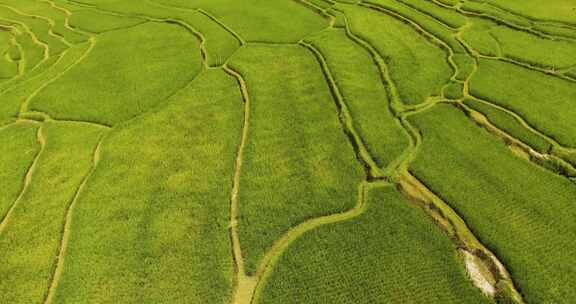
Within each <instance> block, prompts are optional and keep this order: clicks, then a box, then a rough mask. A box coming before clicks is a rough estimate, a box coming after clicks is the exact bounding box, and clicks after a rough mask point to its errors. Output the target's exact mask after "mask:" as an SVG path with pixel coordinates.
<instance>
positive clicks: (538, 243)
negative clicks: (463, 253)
mask: <svg viewBox="0 0 576 304" xmlns="http://www.w3.org/2000/svg"><path fill="white" fill-rule="evenodd" d="M411 121H413V122H414V123H415V125H416V126H417V127H418V128H419V129H420V130H422V137H423V143H422V149H421V150H420V151H419V153H418V157H417V159H416V161H415V163H414V164H413V171H414V173H415V174H416V176H417V177H419V178H420V179H421V180H422V181H423V182H424V183H426V184H427V185H428V186H429V187H430V188H431V190H433V191H434V192H435V193H437V194H439V195H440V196H441V197H442V198H443V199H444V200H446V202H448V203H449V204H450V205H451V206H453V208H454V209H455V210H456V211H457V212H458V214H460V215H461V216H462V218H463V219H464V220H465V221H466V223H468V225H469V226H470V227H471V228H472V229H473V231H475V232H476V233H477V236H478V238H479V239H480V240H481V241H483V242H484V244H485V245H487V246H488V247H489V248H491V249H492V250H494V252H495V254H496V255H497V256H498V257H500V259H501V260H502V262H503V263H504V264H505V265H507V266H508V270H509V271H510V273H511V275H512V277H513V278H514V280H515V282H516V283H517V284H518V287H519V288H520V291H521V292H522V294H523V295H524V296H525V298H526V301H527V302H528V303H545V302H552V303H565V302H564V301H565V300H566V299H571V298H574V296H575V294H574V291H573V289H571V288H570V287H569V286H570V285H571V283H570V280H568V279H567V278H569V277H571V276H572V274H573V273H574V272H575V271H576V269H575V267H574V264H573V263H572V256H573V255H574V254H576V246H575V245H574V244H573V242H572V241H571V240H572V239H573V237H574V236H573V232H574V231H576V222H574V221H573V220H571V219H573V218H574V217H575V216H576V213H575V211H574V209H573V208H572V207H571V206H572V205H573V204H574V197H576V187H575V186H574V184H573V183H571V182H570V181H569V180H568V179H566V178H563V177H560V176H558V175H556V174H554V173H552V172H550V171H546V170H544V169H542V168H539V167H537V166H536V165H534V164H532V163H530V162H529V161H527V160H524V159H521V158H519V157H516V156H515V155H514V154H512V153H510V151H509V150H508V148H507V147H506V146H505V145H504V143H503V142H501V141H499V140H498V139H496V138H494V137H493V136H492V135H490V134H488V132H486V131H484V130H482V129H479V128H477V127H475V126H474V124H473V123H472V122H470V121H469V120H468V119H467V118H466V117H465V116H463V115H462V112H461V111H460V110H458V109H457V108H455V107H453V106H450V105H442V106H438V107H437V108H435V109H432V110H430V111H429V112H425V113H422V114H420V115H417V116H415V117H413V118H411ZM446 166H450V170H449V172H450V174H445V173H446V169H445V168H446ZM559 210H562V211H561V212H558V211H559ZM550 248H558V250H557V251H550ZM560 248H561V249H560ZM560 278H566V279H560Z"/></svg>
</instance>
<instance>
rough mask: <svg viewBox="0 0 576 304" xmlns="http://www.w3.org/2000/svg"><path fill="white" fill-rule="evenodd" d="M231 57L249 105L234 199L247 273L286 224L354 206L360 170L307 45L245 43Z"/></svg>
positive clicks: (360, 176) (324, 82)
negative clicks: (244, 146) (240, 76)
mask: <svg viewBox="0 0 576 304" xmlns="http://www.w3.org/2000/svg"><path fill="white" fill-rule="evenodd" d="M230 64H231V66H232V67H233V68H235V69H236V70H238V71H239V73H241V74H242V75H243V76H244V77H245V79H246V83H247V87H248V93H249V94H250V97H251V105H252V107H251V109H250V127H249V129H248V139H247V142H246V148H245V153H244V155H245V156H244V164H243V167H242V175H241V180H240V194H239V199H238V202H239V206H240V208H239V209H240V219H239V236H240V241H241V244H242V250H243V253H244V256H245V259H246V268H247V271H248V272H249V273H252V272H254V271H255V269H256V266H257V264H258V262H259V260H260V258H261V257H262V256H263V255H264V253H265V252H266V251H267V250H268V249H269V248H270V247H271V246H272V245H273V243H274V241H275V240H277V239H278V238H280V237H281V236H282V234H283V233H285V232H286V231H287V230H288V229H289V228H290V227H293V226H295V225H298V224H300V223H302V222H303V221H305V220H307V219H309V218H311V217H317V216H322V215H326V214H331V213H336V212H341V211H344V210H347V209H349V208H351V207H352V206H354V203H355V201H356V200H355V196H356V185H357V184H358V183H359V182H360V180H361V178H362V171H361V167H360V166H359V165H358V162H357V161H356V159H355V155H354V151H353V149H352V146H351V144H350V143H349V142H348V139H347V137H346V136H345V134H344V132H343V130H342V126H340V123H339V119H338V113H337V110H336V106H335V101H334V100H333V98H332V96H331V95H330V90H329V88H328V84H327V82H326V80H325V79H324V77H323V75H322V71H321V68H320V64H319V63H318V62H317V61H316V59H315V58H314V55H313V54H312V53H311V52H309V51H308V50H306V49H305V48H304V47H301V46H283V45H280V46H270V45H258V46H250V47H246V48H243V49H241V50H240V51H239V52H238V53H236V55H235V56H234V57H233V58H232V61H231V62H230ZM262 71H265V73H262ZM279 214H282V216H278V215H279Z"/></svg>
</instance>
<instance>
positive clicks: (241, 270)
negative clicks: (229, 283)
mask: <svg viewBox="0 0 576 304" xmlns="http://www.w3.org/2000/svg"><path fill="white" fill-rule="evenodd" d="M223 69H224V71H225V72H226V73H228V74H229V75H230V76H232V77H233V78H235V79H236V81H237V82H238V86H239V89H240V93H241V94H242V100H243V103H244V107H243V121H242V132H241V135H240V143H239V144H238V148H237V151H236V159H235V162H234V176H233V180H232V190H231V191H230V224H229V227H228V233H229V237H230V243H231V245H232V246H231V247H232V258H233V262H234V270H235V274H236V275H235V278H234V287H233V295H232V297H233V303H234V304H249V303H250V298H251V297H250V298H246V297H247V296H251V294H252V293H253V290H254V287H255V286H256V284H255V283H256V282H255V281H254V279H253V278H252V277H250V276H248V275H247V273H246V268H245V266H244V257H243V256H242V246H241V244H240V236H239V233H238V225H239V223H238V217H239V214H240V210H239V209H240V206H239V203H238V195H239V192H240V182H241V172H242V163H243V156H244V149H245V146H246V143H247V141H248V134H249V127H250V111H251V107H250V106H251V102H250V94H249V92H248V86H247V84H246V80H245V79H244V77H243V76H242V74H240V73H239V72H238V71H236V70H235V69H233V68H230V67H229V66H228V65H224V66H223ZM246 292H248V294H246Z"/></svg>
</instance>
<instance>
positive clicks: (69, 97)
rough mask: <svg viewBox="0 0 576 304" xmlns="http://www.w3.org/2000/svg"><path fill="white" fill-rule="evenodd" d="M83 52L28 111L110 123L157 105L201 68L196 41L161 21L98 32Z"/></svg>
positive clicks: (123, 119) (126, 118) (36, 99)
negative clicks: (90, 45) (98, 34)
mask: <svg viewBox="0 0 576 304" xmlns="http://www.w3.org/2000/svg"><path fill="white" fill-rule="evenodd" d="M152 33H153V34H152ZM86 56H87V57H86V60H84V61H82V62H80V63H78V64H77V65H75V66H73V67H71V68H70V70H69V71H68V72H67V73H65V74H64V75H63V76H62V77H59V78H58V79H57V80H56V81H54V82H53V83H52V84H51V85H50V86H48V87H47V88H45V89H44V90H42V91H41V92H39V93H38V94H37V95H36V96H35V97H34V98H33V99H32V100H31V101H30V109H31V110H34V111H41V112H46V113H48V114H50V115H51V116H52V117H54V118H58V119H72V120H85V121H92V122H98V123H102V124H107V125H113V124H117V123H120V122H122V121H126V120H128V119H131V118H133V117H135V116H137V115H139V114H141V113H143V112H145V111H147V110H149V109H150V108H153V107H155V106H157V105H159V104H160V103H162V102H163V101H165V100H166V98H167V97H169V96H170V95H171V94H174V93H175V92H176V91H177V90H179V89H180V88H182V87H183V86H185V85H186V84H187V83H188V82H189V81H190V80H191V79H192V78H194V76H195V75H197V74H198V73H199V71H200V69H201V62H200V60H201V57H200V50H199V47H198V41H197V40H196V39H195V38H194V37H193V36H192V35H190V34H189V33H188V32H187V31H185V30H183V29H181V28H179V27H177V26H174V25H167V24H163V23H146V24H142V25H138V26H136V27H132V28H129V29H124V30H118V31H114V32H108V33H104V34H102V35H100V36H99V37H98V39H97V43H96V45H95V46H94V48H93V49H92V50H91V51H90V52H89V53H87V55H86ZM145 80H147V83H146V85H145V86H143V85H142V83H143V81H145ZM120 92H121V93H122V96H119V95H118V94H119V93H120Z"/></svg>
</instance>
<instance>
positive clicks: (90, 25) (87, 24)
mask: <svg viewBox="0 0 576 304" xmlns="http://www.w3.org/2000/svg"><path fill="white" fill-rule="evenodd" d="M144 22H146V20H145V19H141V18H137V17H128V16H116V15H112V14H104V13H100V12H98V11H97V10H93V9H81V10H78V11H75V12H74V14H72V15H71V16H70V26H72V27H74V28H79V29H81V30H83V31H88V32H92V33H97V34H100V33H104V32H108V31H113V30H118V29H122V28H127V27H132V26H136V25H138V24H141V23H144Z"/></svg>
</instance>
